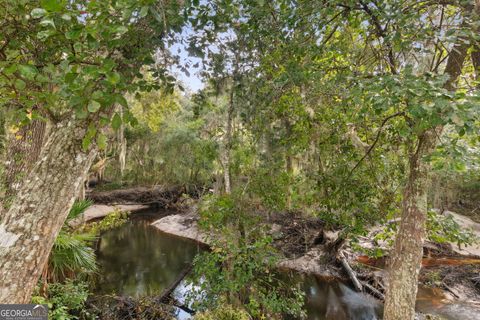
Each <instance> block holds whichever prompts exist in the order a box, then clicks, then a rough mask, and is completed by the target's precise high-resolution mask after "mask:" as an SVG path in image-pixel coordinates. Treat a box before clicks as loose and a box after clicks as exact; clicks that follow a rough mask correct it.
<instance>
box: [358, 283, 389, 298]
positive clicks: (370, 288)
mask: <svg viewBox="0 0 480 320" xmlns="http://www.w3.org/2000/svg"><path fill="white" fill-rule="evenodd" d="M361 283H362V284H363V286H364V287H365V288H366V289H367V290H368V292H369V293H370V294H371V295H373V296H374V297H375V298H377V299H380V300H382V301H385V295H384V294H383V293H381V292H380V290H378V289H377V288H375V287H374V286H372V285H370V284H369V283H368V282H364V281H362V282H361Z"/></svg>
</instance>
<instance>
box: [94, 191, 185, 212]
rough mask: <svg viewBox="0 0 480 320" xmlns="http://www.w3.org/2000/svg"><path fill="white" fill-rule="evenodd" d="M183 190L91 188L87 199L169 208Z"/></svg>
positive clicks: (176, 202)
mask: <svg viewBox="0 0 480 320" xmlns="http://www.w3.org/2000/svg"><path fill="white" fill-rule="evenodd" d="M184 192H185V190H184V189H183V188H181V187H172V188H164V187H159V186H158V187H135V188H128V189H119V190H111V191H97V190H95V189H94V190H91V191H89V192H87V199H90V200H92V201H93V202H94V203H95V204H108V205H117V204H136V205H138V204H142V205H148V206H151V207H156V208H169V207H175V206H176V205H178V202H179V201H180V200H181V197H182V195H183V194H184Z"/></svg>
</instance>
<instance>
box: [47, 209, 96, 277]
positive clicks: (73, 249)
mask: <svg viewBox="0 0 480 320" xmlns="http://www.w3.org/2000/svg"><path fill="white" fill-rule="evenodd" d="M91 204H92V202H91V201H78V202H75V203H74V205H73V207H72V209H71V210H70V212H69V214H68V216H67V219H66V221H65V223H64V225H63V227H62V229H61V230H60V233H59V234H58V236H57V238H56V239H55V243H54V245H53V248H52V252H51V253H50V257H49V260H48V270H47V273H46V278H45V279H44V280H46V281H48V282H50V281H62V280H65V279H67V278H72V279H73V278H75V277H77V276H78V275H80V274H88V273H91V272H95V271H96V270H97V263H96V257H95V251H94V249H93V248H92V247H91V244H92V243H93V241H95V234H93V233H91V232H79V231H75V230H73V229H72V228H71V227H70V226H69V223H70V222H71V221H72V220H74V219H76V218H77V217H78V216H79V215H80V214H82V213H83V212H84V211H85V210H86V209H87V208H88V207H90V206H91Z"/></svg>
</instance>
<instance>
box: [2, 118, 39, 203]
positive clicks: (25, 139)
mask: <svg viewBox="0 0 480 320" xmlns="http://www.w3.org/2000/svg"><path fill="white" fill-rule="evenodd" d="M46 128H47V123H46V122H45V121H41V120H32V122H31V123H29V124H27V125H24V126H22V127H20V128H19V129H18V131H16V132H14V133H8V135H7V145H6V150H7V153H6V160H5V176H4V179H5V181H4V183H5V187H6V189H5V199H6V201H8V202H9V201H11V200H12V199H13V197H14V196H15V194H16V193H17V192H18V190H19V189H20V185H21V181H22V180H23V178H24V177H25V176H26V175H27V174H28V172H29V171H30V170H31V169H32V167H33V165H34V164H35V162H36V161H37V160H38V157H39V156H40V151H41V150H42V146H43V144H44V140H45V139H44V138H45V135H46V131H47V129H46Z"/></svg>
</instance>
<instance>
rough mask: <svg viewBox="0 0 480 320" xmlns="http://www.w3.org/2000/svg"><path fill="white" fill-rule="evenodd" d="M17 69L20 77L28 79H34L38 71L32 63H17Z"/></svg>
mask: <svg viewBox="0 0 480 320" xmlns="http://www.w3.org/2000/svg"><path fill="white" fill-rule="evenodd" d="M18 71H19V72H20V75H21V76H22V77H25V78H27V79H29V80H32V79H34V78H35V75H36V74H37V73H38V70H37V68H35V67H34V66H32V65H25V64H22V65H19V66H18Z"/></svg>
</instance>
